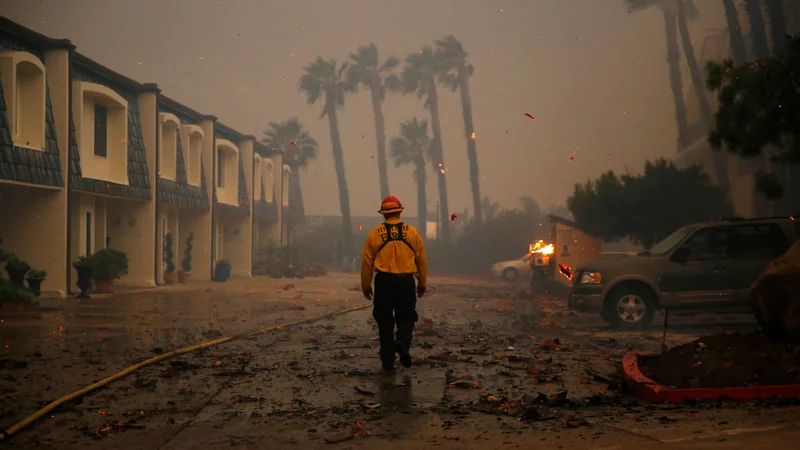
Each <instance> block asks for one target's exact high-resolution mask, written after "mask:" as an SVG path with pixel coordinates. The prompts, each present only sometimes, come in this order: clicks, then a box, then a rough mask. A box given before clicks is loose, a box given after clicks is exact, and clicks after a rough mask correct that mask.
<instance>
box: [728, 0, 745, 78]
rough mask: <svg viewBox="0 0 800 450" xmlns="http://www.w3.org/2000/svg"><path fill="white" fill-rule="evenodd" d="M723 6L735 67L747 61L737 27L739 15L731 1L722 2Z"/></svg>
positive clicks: (740, 33) (738, 26) (739, 27)
mask: <svg viewBox="0 0 800 450" xmlns="http://www.w3.org/2000/svg"><path fill="white" fill-rule="evenodd" d="M722 4H723V5H724V6H725V18H726V19H727V21H728V32H729V33H730V36H731V50H732V51H733V61H734V62H735V63H736V64H737V65H741V64H744V63H745V62H746V61H747V48H745V46H744V36H743V35H742V28H741V26H740V25H739V13H738V12H737V11H736V5H735V4H734V3H733V0H722Z"/></svg>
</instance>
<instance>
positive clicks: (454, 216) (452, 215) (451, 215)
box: [450, 213, 458, 220]
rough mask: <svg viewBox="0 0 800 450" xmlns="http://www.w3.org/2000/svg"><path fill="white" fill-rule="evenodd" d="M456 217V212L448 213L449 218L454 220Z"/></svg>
mask: <svg viewBox="0 0 800 450" xmlns="http://www.w3.org/2000/svg"><path fill="white" fill-rule="evenodd" d="M457 218H458V214H456V213H453V214H450V220H456V219H457Z"/></svg>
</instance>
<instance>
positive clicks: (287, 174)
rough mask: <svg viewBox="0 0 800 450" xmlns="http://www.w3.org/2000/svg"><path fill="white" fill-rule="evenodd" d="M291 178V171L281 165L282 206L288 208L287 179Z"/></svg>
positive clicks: (286, 166)
mask: <svg viewBox="0 0 800 450" xmlns="http://www.w3.org/2000/svg"><path fill="white" fill-rule="evenodd" d="M290 176H292V170H291V169H289V166H288V165H286V164H284V165H283V174H282V175H281V186H282V189H281V191H283V195H282V197H283V203H282V204H283V206H289V177H290Z"/></svg>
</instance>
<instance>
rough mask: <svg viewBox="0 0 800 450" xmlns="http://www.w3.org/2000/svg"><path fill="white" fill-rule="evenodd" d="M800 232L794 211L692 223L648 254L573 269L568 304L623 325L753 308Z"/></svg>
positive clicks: (633, 325)
mask: <svg viewBox="0 0 800 450" xmlns="http://www.w3.org/2000/svg"><path fill="white" fill-rule="evenodd" d="M798 235H800V221H795V220H794V218H793V217H783V218H762V219H726V220H721V221H718V222H708V223H699V224H693V225H687V226H685V227H682V228H680V229H678V230H677V231H675V232H674V233H672V234H671V235H669V236H667V238H666V239H664V240H663V241H661V242H659V243H658V244H656V245H654V246H653V247H652V248H651V249H650V251H648V252H644V253H640V254H638V255H636V256H619V257H615V258H606V259H601V260H597V261H592V262H590V263H587V264H584V265H583V266H581V267H578V268H577V269H575V270H574V271H573V274H574V275H573V278H572V285H571V286H570V295H569V307H570V309H574V310H577V311H583V312H599V313H600V315H601V317H603V319H604V320H605V321H606V322H608V323H610V324H611V325H613V326H617V327H636V326H640V325H646V324H647V323H649V322H650V321H651V320H652V319H653V313H654V312H655V310H657V309H664V308H666V309H669V310H671V311H672V310H678V309H690V308H702V309H710V310H716V311H725V312H728V311H731V310H735V309H738V308H745V307H749V300H748V299H749V292H750V286H751V285H752V284H753V282H754V281H755V280H756V278H757V277H758V275H759V274H760V273H761V271H762V270H763V269H764V268H765V267H766V266H767V265H768V264H769V263H770V262H772V261H773V260H774V259H776V258H777V257H779V256H780V255H782V254H783V253H784V252H785V251H786V250H788V249H789V246H790V245H791V244H792V243H794V241H795V240H797V239H798Z"/></svg>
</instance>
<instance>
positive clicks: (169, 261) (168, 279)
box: [164, 233, 178, 284]
mask: <svg viewBox="0 0 800 450" xmlns="http://www.w3.org/2000/svg"><path fill="white" fill-rule="evenodd" d="M164 263H165V264H166V265H167V268H166V269H165V270H164V284H175V282H176V281H178V274H176V273H175V252H173V251H172V233H167V234H166V236H164Z"/></svg>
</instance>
